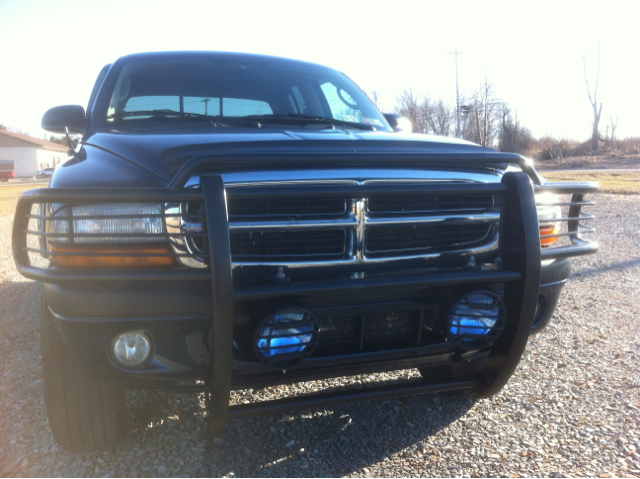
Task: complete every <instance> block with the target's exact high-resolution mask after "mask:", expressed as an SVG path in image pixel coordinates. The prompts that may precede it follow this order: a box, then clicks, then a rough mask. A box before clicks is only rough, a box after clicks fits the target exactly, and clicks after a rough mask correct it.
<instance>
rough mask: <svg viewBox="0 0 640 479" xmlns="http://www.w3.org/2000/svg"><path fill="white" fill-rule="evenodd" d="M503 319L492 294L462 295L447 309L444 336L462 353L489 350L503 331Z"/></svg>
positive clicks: (501, 308) (501, 305)
mask: <svg viewBox="0 0 640 479" xmlns="http://www.w3.org/2000/svg"><path fill="white" fill-rule="evenodd" d="M506 317H507V314H506V309H505V307H504V303H503V302H502V299H501V298H500V296H498V294H496V293H494V292H493V291H474V292H472V293H469V294H466V295H464V296H463V297H462V298H460V299H459V300H458V301H456V303H455V304H454V305H453V307H452V308H451V311H450V312H449V316H448V318H447V332H448V336H449V337H450V338H451V340H452V341H453V342H454V343H455V345H456V346H458V347H460V348H463V349H480V348H483V347H486V346H490V345H491V344H492V343H493V341H494V340H495V338H497V337H498V335H499V334H500V332H501V331H502V330H503V329H504V321H505V319H506Z"/></svg>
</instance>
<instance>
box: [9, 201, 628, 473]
mask: <svg viewBox="0 0 640 479" xmlns="http://www.w3.org/2000/svg"><path fill="white" fill-rule="evenodd" d="M596 214H598V215H599V219H598V220H597V226H598V229H599V231H600V234H599V239H600V242H601V245H602V250H601V252H600V253H599V254H598V255H595V256H591V257H586V258H579V259H577V260H576V261H575V263H574V265H575V267H574V277H573V280H572V281H571V282H570V283H569V284H568V285H567V286H566V287H565V289H564V293H563V295H562V298H561V301H560V304H559V307H558V309H557V311H556V314H555V318H554V320H553V323H552V325H551V326H550V327H549V328H548V329H547V330H546V331H545V332H543V333H542V334H540V335H538V336H535V337H533V338H532V339H531V340H530V341H529V344H528V346H527V350H526V353H525V356H524V358H523V360H522V362H521V363H520V366H519V368H518V370H517V372H516V374H515V375H514V376H513V377H512V378H511V380H510V382H509V384H508V385H507V387H506V388H505V389H504V390H503V391H502V393H501V394H500V395H498V396H496V397H494V398H492V399H488V400H481V401H478V402H475V403H474V402H473V400H472V399H470V398H456V397H447V396H443V395H428V396H422V397H414V398H408V399H401V400H389V401H376V402H369V403H359V404H354V405H350V406H342V407H337V408H331V409H327V410H315V411H308V412H304V413H301V414H290V415H276V416H267V417H259V418H250V419H244V420H238V421H234V422H232V423H230V424H229V427H228V432H227V434H226V435H225V437H224V438H222V439H216V440H213V441H211V440H209V439H207V438H206V435H205V434H204V431H205V422H204V418H203V409H202V404H201V398H199V397H198V396H195V395H165V394H161V393H150V392H130V393H129V406H130V415H129V422H130V429H131V430H130V432H129V433H128V434H127V436H126V438H125V440H124V441H123V442H122V444H121V445H119V446H117V447H115V448H114V449H113V450H111V451H108V452H103V453H92V454H69V453H66V452H64V451H62V450H60V449H59V448H58V446H57V445H56V444H55V443H54V441H53V438H52V436H51V434H50V432H49V430H48V426H47V419H46V414H45V410H44V400H43V392H42V380H41V379H40V375H41V370H40V364H39V327H38V317H39V304H40V303H39V297H40V287H39V286H38V284H37V283H34V282H31V281H26V280H24V279H23V278H22V277H21V276H20V275H18V273H17V272H16V271H15V268H14V266H13V260H12V258H11V253H10V250H9V248H8V245H9V244H10V224H11V218H0V244H2V245H5V246H4V247H3V248H2V249H0V294H1V295H0V298H2V301H0V341H1V343H0V365H1V366H0V373H1V375H2V377H1V378H0V398H1V399H0V475H3V476H92V477H93V476H96V477H113V476H133V477H136V476H138V477H146V476H174V477H175V476H179V477H188V476H208V475H213V476H231V477H240V476H275V477H280V476H293V477H296V476H297V477H313V476H472V477H473V476H480V477H481V476H503V477H521V476H543V477H549V476H551V477H564V476H599V477H612V476H638V477H640V389H639V388H640V372H639V371H640V330H639V326H638V323H639V320H640V300H639V298H638V291H640V253H639V251H640V199H639V198H638V197H637V196H613V195H611V196H605V195H601V196H600V197H599V198H598V206H597V209H596ZM416 375H417V373H416V372H415V371H414V370H408V371H400V372H397V373H393V374H381V375H368V376H359V377H354V378H346V379H340V380H331V381H324V382H313V383H307V384H304V385H295V386H288V387H280V388H271V389H269V390H266V391H261V392H258V391H255V392H254V391H250V390H249V391H237V392H236V393H235V395H234V401H235V402H244V401H247V400H253V399H255V397H256V396H258V395H259V396H260V397H265V396H278V395H281V394H283V393H284V394H286V393H287V392H289V393H291V392H292V391H295V392H300V391H302V390H305V389H307V390H309V389H318V388H321V387H324V386H335V385H337V384H346V383H358V382H359V383H364V382H369V381H373V380H379V379H384V380H393V379H397V378H400V377H413V376H416Z"/></svg>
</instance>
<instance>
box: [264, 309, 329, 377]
mask: <svg viewBox="0 0 640 479" xmlns="http://www.w3.org/2000/svg"><path fill="white" fill-rule="evenodd" d="M317 336H318V326H317V324H316V321H315V319H314V317H313V315H312V314H311V313H310V312H309V311H306V310H304V309H289V310H284V311H279V312H277V313H275V314H272V315H271V316H268V317H267V318H265V319H264V320H263V321H262V322H261V323H260V325H259V326H258V330H257V331H256V337H255V342H254V348H255V351H256V355H257V356H258V358H259V359H260V360H261V361H262V362H263V364H265V365H266V366H270V367H273V368H278V369H287V368H291V367H293V366H297V365H298V364H300V363H302V362H303V361H304V360H305V359H306V358H307V357H308V356H309V355H310V354H311V353H312V352H313V350H314V348H315V345H316V343H317V342H318V338H317Z"/></svg>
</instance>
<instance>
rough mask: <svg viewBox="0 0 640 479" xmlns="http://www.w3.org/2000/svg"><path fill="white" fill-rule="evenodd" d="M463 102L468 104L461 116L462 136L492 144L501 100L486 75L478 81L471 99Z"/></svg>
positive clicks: (482, 143)
mask: <svg viewBox="0 0 640 479" xmlns="http://www.w3.org/2000/svg"><path fill="white" fill-rule="evenodd" d="M464 103H467V105H468V113H466V114H465V115H464V117H463V125H462V137H463V138H464V139H466V140H469V141H473V142H475V143H478V144H480V145H481V146H486V147H491V146H493V144H494V142H495V140H496V137H497V135H498V130H499V128H498V126H499V125H500V108H501V106H502V105H503V102H501V101H500V100H499V99H498V98H497V97H496V96H495V94H494V92H493V85H492V84H491V82H490V81H489V79H488V78H487V77H486V76H485V77H484V78H483V79H482V80H481V81H480V85H479V87H478V89H477V90H476V91H475V92H474V94H473V96H472V97H471V100H470V101H468V102H463V104H464ZM465 108H467V106H466V105H465Z"/></svg>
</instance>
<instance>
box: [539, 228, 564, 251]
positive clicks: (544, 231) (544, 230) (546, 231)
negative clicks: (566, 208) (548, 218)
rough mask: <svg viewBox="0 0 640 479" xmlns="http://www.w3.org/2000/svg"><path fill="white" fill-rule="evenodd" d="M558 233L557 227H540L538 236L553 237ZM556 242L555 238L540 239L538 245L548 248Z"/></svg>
mask: <svg viewBox="0 0 640 479" xmlns="http://www.w3.org/2000/svg"><path fill="white" fill-rule="evenodd" d="M559 232H560V227H559V226H558V225H551V226H541V227H540V236H546V235H555V234H558V233H559ZM557 241H558V237H557V236H552V237H550V238H540V244H541V245H542V246H549V245H552V244H555V243H556V242H557Z"/></svg>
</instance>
